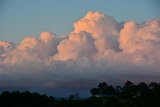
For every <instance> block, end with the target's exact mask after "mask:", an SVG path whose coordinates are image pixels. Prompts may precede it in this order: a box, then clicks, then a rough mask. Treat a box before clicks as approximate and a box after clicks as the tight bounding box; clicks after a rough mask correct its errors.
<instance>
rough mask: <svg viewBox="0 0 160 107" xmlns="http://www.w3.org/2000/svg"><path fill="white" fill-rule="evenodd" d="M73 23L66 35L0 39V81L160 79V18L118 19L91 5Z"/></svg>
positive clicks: (50, 83) (51, 83) (57, 83)
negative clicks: (92, 7) (89, 9)
mask: <svg viewBox="0 0 160 107" xmlns="http://www.w3.org/2000/svg"><path fill="white" fill-rule="evenodd" d="M74 28H75V30H74V31H72V32H71V33H69V34H68V35H67V36H66V37H58V36H56V35H55V34H53V33H51V32H42V33H41V34H40V36H39V37H38V38H35V37H26V38H24V39H23V40H22V41H21V42H20V43H19V44H13V43H10V42H6V41H1V42H0V84H3V83H5V86H7V85H8V86H15V87H28V86H29V87H32V86H35V87H36V86H37V87H49V88H54V87H62V86H69V87H77V84H78V85H79V86H78V87H81V86H89V85H88V84H89V82H92V81H112V82H115V83H116V82H117V81H118V82H123V81H125V80H128V79H129V80H133V81H160V78H159V77H160V55H159V53H160V19H155V20H151V21H146V22H144V23H142V24H138V23H136V22H134V21H127V22H125V23H124V24H123V25H122V24H121V23H118V22H117V21H116V20H115V19H114V17H110V16H107V15H105V14H103V13H100V12H92V11H91V12H88V13H87V14H86V16H84V18H81V19H80V20H79V21H77V22H75V23H74ZM80 81H82V82H80ZM68 84H70V85H68ZM74 84H76V85H74ZM86 84H87V85H86Z"/></svg>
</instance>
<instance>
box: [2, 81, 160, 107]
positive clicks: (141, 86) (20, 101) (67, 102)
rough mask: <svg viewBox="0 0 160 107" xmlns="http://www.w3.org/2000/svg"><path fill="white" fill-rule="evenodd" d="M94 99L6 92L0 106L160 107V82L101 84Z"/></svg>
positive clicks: (95, 89)
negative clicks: (119, 84)
mask: <svg viewBox="0 0 160 107" xmlns="http://www.w3.org/2000/svg"><path fill="white" fill-rule="evenodd" d="M90 93H91V94H92V96H90V97H88V98H86V99H79V94H78V93H77V94H75V95H70V96H69V97H68V99H64V98H62V99H56V98H54V97H53V96H47V95H45V94H43V95H41V94H39V93H35V92H29V91H25V92H20V91H12V92H9V91H4V92H2V93H1V94H0V107H160V83H156V82H151V83H150V84H146V83H144V82H140V83H138V84H137V85H135V84H134V83H133V82H131V81H127V82H126V83H125V84H124V85H123V86H115V87H113V86H112V85H108V84H107V83H106V82H102V83H99V84H98V86H97V87H95V88H92V89H91V90H90Z"/></svg>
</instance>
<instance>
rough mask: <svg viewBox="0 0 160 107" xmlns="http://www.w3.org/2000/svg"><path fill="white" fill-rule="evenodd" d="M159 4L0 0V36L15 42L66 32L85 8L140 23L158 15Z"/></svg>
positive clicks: (113, 0)
mask: <svg viewBox="0 0 160 107" xmlns="http://www.w3.org/2000/svg"><path fill="white" fill-rule="evenodd" d="M159 4H160V2H159V0H0V40H7V41H13V42H19V41H20V40H22V39H23V38H24V37H25V36H36V37H38V35H39V33H40V32H42V31H51V32H54V33H56V34H57V35H63V34H67V33H69V32H71V31H72V30H73V23H74V22H76V21H77V20H79V19H80V18H81V17H83V16H84V15H85V14H86V13H87V12H88V11H100V12H103V13H105V14H107V15H109V16H114V17H115V19H116V20H117V21H119V22H121V21H126V20H135V21H137V22H138V23H141V22H143V21H145V20H150V19H154V18H157V17H159V16H160V13H159V11H158V10H159V7H158V6H159Z"/></svg>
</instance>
